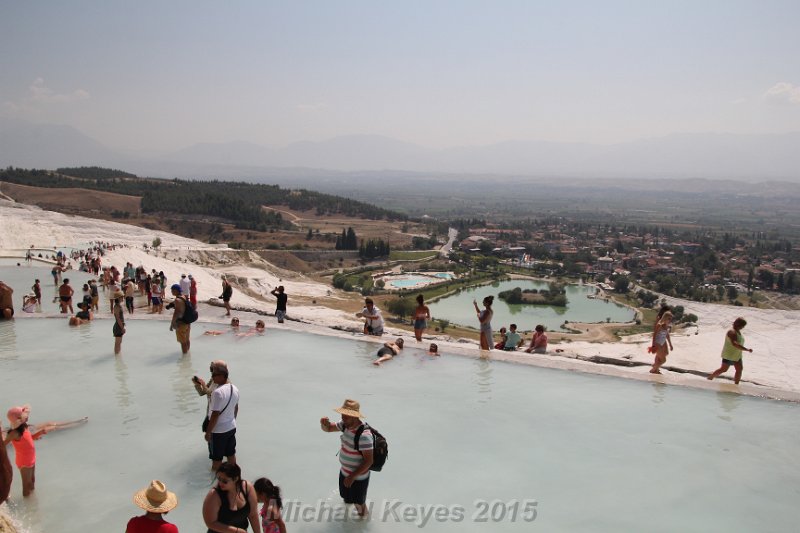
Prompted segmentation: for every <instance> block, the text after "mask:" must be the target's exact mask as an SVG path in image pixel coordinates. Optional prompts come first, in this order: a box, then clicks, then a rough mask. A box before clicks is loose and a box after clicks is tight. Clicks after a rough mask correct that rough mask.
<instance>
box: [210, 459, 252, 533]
mask: <svg viewBox="0 0 800 533" xmlns="http://www.w3.org/2000/svg"><path fill="white" fill-rule="evenodd" d="M203 520H204V521H205V523H206V526H207V527H208V533H214V532H217V533H230V531H231V526H233V527H234V528H236V533H242V532H246V531H247V523H248V522H249V523H250V525H251V526H252V527H253V531H254V532H255V533H261V522H260V521H259V519H258V500H257V498H256V491H255V490H254V489H253V486H252V485H251V484H250V483H249V482H248V481H246V480H244V479H242V470H241V469H240V468H239V466H238V465H235V464H231V463H227V462H225V463H222V464H221V465H219V468H218V469H217V486H216V487H214V488H213V489H211V490H210V491H208V494H206V499H205V500H204V501H203Z"/></svg>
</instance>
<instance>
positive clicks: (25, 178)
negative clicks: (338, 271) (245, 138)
mask: <svg viewBox="0 0 800 533" xmlns="http://www.w3.org/2000/svg"><path fill="white" fill-rule="evenodd" d="M0 181H8V182H10V183H17V184H20V185H29V186H33V187H49V188H75V187H81V188H85V189H92V190H99V191H104V192H113V193H118V194H125V195H130V196H140V197H141V199H142V200H141V209H142V212H143V213H157V212H166V211H169V212H173V213H181V214H185V215H205V216H213V217H219V218H223V219H226V220H229V221H231V222H234V223H235V224H236V227H238V228H241V229H255V230H261V231H264V230H266V229H269V228H289V227H290V224H289V222H288V221H285V220H283V217H282V216H281V214H280V213H275V212H271V211H265V210H264V209H262V206H264V205H282V206H288V207H289V208H290V209H293V210H298V211H307V210H309V209H313V208H316V210H317V213H323V214H338V215H345V216H350V217H360V218H368V219H372V220H382V219H386V220H389V221H393V220H407V219H408V217H407V216H406V215H404V214H402V213H399V212H397V211H392V210H389V209H384V208H382V207H377V206H374V205H370V204H367V203H364V202H359V201H356V200H351V199H349V198H343V197H340V196H334V195H330V194H323V193H318V192H315V191H309V190H306V189H283V188H281V187H279V186H278V185H264V184H256V183H248V182H241V181H221V180H207V181H206V180H202V181H201V180H198V181H194V180H179V179H172V180H166V179H158V178H140V177H137V176H136V175H134V174H129V173H127V172H123V171H121V170H114V169H103V168H100V167H78V168H60V169H58V171H56V172H53V171H49V170H37V169H32V170H28V169H21V168H14V167H8V168H6V169H5V170H2V171H0ZM352 249H357V245H356V246H355V247H354V248H352Z"/></svg>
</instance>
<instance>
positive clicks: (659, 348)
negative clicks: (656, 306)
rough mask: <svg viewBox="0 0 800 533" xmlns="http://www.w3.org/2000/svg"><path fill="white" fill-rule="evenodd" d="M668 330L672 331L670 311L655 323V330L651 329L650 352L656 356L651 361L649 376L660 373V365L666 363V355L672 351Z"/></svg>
mask: <svg viewBox="0 0 800 533" xmlns="http://www.w3.org/2000/svg"><path fill="white" fill-rule="evenodd" d="M670 329H672V311H666V312H665V313H664V314H663V315H662V316H661V320H659V321H658V322H657V323H656V326H655V329H653V345H652V347H651V351H652V352H653V353H655V354H656V355H655V359H654V360H653V367H652V368H651V369H650V373H651V374H660V373H661V370H660V369H661V365H663V364H664V363H666V362H667V354H669V352H670V351H672V350H673V348H672V339H670V337H669V331H670ZM668 346H669V347H668Z"/></svg>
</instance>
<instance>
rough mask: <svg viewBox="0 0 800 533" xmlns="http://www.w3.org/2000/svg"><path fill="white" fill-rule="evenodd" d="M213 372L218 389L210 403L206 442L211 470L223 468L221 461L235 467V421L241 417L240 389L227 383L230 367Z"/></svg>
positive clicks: (220, 367)
mask: <svg viewBox="0 0 800 533" xmlns="http://www.w3.org/2000/svg"><path fill="white" fill-rule="evenodd" d="M212 368H214V370H212V371H211V381H213V382H214V383H215V384H216V387H215V388H214V390H213V391H212V392H211V395H210V399H209V402H208V424H207V425H206V432H205V439H206V442H207V443H208V458H209V459H211V469H212V470H216V469H217V468H219V465H221V464H222V458H223V457H225V458H227V459H228V462H229V463H231V464H234V465H235V464H236V417H237V416H238V414H239V389H237V388H236V386H235V385H234V384H233V383H231V382H230V380H229V379H228V367H227V366H223V365H219V364H217V365H216V366H213V367H212Z"/></svg>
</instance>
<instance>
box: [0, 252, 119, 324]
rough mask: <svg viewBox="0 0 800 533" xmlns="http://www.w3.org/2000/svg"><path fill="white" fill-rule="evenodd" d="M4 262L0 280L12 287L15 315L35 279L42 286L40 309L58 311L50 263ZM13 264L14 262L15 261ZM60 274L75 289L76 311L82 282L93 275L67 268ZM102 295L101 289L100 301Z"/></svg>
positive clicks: (19, 311) (51, 311) (56, 288)
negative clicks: (43, 264) (18, 264)
mask: <svg viewBox="0 0 800 533" xmlns="http://www.w3.org/2000/svg"><path fill="white" fill-rule="evenodd" d="M4 262H5V263H6V266H3V265H2V263H0V280H2V281H3V282H5V283H6V284H7V285H8V286H9V287H11V288H12V289H14V296H13V298H14V312H15V314H16V315H17V316H19V315H20V314H21V313H22V297H23V296H24V295H26V294H29V293H30V292H31V286H33V283H34V281H36V279H39V281H40V286H41V287H42V309H41V311H42V312H45V313H57V312H58V311H59V307H58V303H55V302H53V298H55V297H56V296H57V295H58V287H57V286H56V285H55V284H54V283H53V276H52V274H51V273H50V271H51V270H52V268H53V267H52V265H47V266H37V264H36V263H35V262H34V263H33V265H32V266H24V264H25V263H24V260H23V261H22V264H23V266H20V267H16V266H8V262H9V261H8V260H5V261H4ZM13 264H16V262H14V263H13ZM39 265H41V263H39ZM61 276H62V280H63V278H67V279H69V284H70V285H71V286H72V289H73V290H74V291H75V294H74V295H73V298H72V300H73V303H72V306H73V308H74V310H75V311H78V308H77V307H75V305H76V304H77V303H78V302H80V301H81V294H82V289H83V284H84V283H86V282H87V281H89V279H91V278H92V277H93V276H91V275H89V274H88V273H86V272H81V271H79V270H67V271H65V272H63V273H62V274H61ZM95 279H96V278H95ZM103 297H104V294H103V293H102V291H101V294H100V300H101V301H103V300H104V298H103ZM101 309H102V310H104V311H105V310H106V306H103V307H102V308H101Z"/></svg>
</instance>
